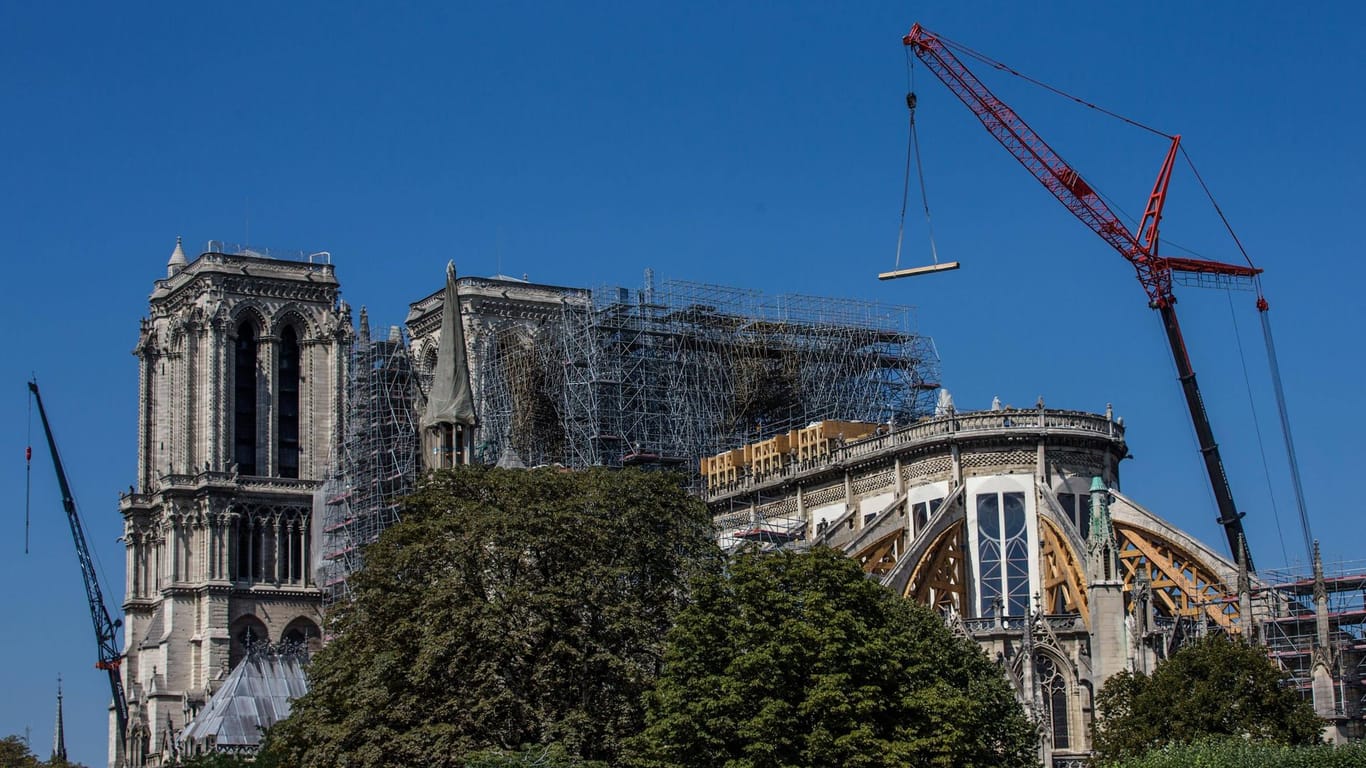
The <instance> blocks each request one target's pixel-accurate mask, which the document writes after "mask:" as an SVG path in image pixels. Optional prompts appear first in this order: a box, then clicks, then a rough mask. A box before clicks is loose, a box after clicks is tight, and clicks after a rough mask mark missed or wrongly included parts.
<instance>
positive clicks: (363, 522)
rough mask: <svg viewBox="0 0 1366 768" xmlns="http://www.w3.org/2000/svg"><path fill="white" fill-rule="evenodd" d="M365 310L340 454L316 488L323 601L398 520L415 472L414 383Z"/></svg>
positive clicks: (398, 338) (396, 338) (393, 331)
mask: <svg viewBox="0 0 1366 768" xmlns="http://www.w3.org/2000/svg"><path fill="white" fill-rule="evenodd" d="M367 323H368V319H367V317H366V314H365V311H364V309H362V310H361V320H360V326H361V327H360V333H359V335H358V337H357V339H356V341H355V345H354V346H353V347H352V349H351V356H350V366H349V374H348V380H347V387H346V414H345V418H346V422H345V423H346V433H345V434H346V436H345V440H344V443H343V446H342V456H341V461H340V462H339V465H338V466H337V467H336V468H335V471H334V473H333V475H332V477H331V478H330V479H329V480H328V481H327V482H326V483H325V484H324V486H323V491H322V515H321V526H320V527H319V530H320V533H321V537H322V541H321V546H320V547H319V548H318V551H319V552H320V554H321V562H320V573H319V578H318V583H319V584H320V585H321V586H322V588H323V593H324V597H325V599H326V601H327V602H329V603H332V602H335V601H337V600H344V599H346V598H347V597H349V592H348V589H347V577H348V576H349V575H350V574H352V573H354V572H355V571H356V570H357V569H358V568H360V565H361V556H362V551H363V549H364V547H365V545H367V544H369V543H371V542H373V541H375V540H376V539H377V538H379V534H380V533H381V532H382V531H383V530H384V529H385V528H387V527H389V526H390V525H393V524H394V523H396V522H398V500H399V499H400V498H401V497H403V496H404V495H406V494H408V493H409V492H411V491H412V489H413V481H414V479H415V478H416V476H417V450H418V441H417V426H416V425H417V409H416V406H415V396H416V394H417V382H416V379H415V378H414V371H413V366H412V362H411V359H410V357H409V354H408V341H407V339H406V338H405V337H404V335H403V333H402V331H401V330H400V329H399V328H398V326H393V327H391V328H390V329H389V331H388V334H387V335H386V336H383V337H380V336H378V335H377V334H372V332H371V331H370V329H369V327H368V325H367Z"/></svg>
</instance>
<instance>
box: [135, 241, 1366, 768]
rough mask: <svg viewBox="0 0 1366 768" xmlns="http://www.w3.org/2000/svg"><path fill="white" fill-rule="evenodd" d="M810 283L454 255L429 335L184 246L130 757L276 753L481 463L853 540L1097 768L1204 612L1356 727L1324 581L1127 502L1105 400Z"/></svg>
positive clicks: (139, 547)
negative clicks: (942, 360)
mask: <svg viewBox="0 0 1366 768" xmlns="http://www.w3.org/2000/svg"><path fill="white" fill-rule="evenodd" d="M437 277H438V276H437V275H433V278H434V279H433V282H434V283H435V282H436V278H437ZM799 299H800V300H797V301H794V300H792V297H763V296H761V295H759V294H758V293H757V292H752V291H741V290H739V289H729V288H724V287H719V286H707V285H701V284H695V283H683V282H662V283H660V284H656V283H655V281H654V278H653V275H652V274H651V273H649V272H648V271H647V273H646V275H645V284H644V286H643V287H642V288H640V289H639V290H627V289H621V288H616V289H607V290H594V291H589V290H586V289H581V288H567V287H560V286H552V285H541V284H536V283H532V282H530V281H528V280H527V279H526V278H525V277H523V278H521V279H518V278H512V277H507V276H502V275H499V276H494V277H491V278H483V277H468V276H466V277H457V276H456V274H455V270H454V267H453V266H451V267H448V270H447V275H446V280H445V287H444V288H443V289H441V290H437V291H436V292H434V293H430V294H429V295H426V297H425V298H422V299H419V300H418V301H415V302H414V303H413V304H411V305H410V306H409V308H408V309H409V313H408V317H407V322H406V325H405V327H398V326H393V327H391V328H388V329H372V328H370V327H369V321H368V317H367V315H366V312H365V311H364V310H363V309H362V310H361V312H360V313H359V315H360V317H359V324H358V325H357V326H355V327H353V320H352V314H351V311H350V308H349V307H348V306H347V305H346V304H345V303H344V302H343V301H341V298H340V284H339V283H338V279H337V276H336V274H335V271H334V267H333V265H332V263H331V258H330V256H328V255H327V254H313V255H311V256H310V255H303V254H300V255H296V256H294V257H291V258H283V257H281V256H280V255H279V254H267V253H263V252H258V251H253V250H248V249H244V248H239V247H234V246H227V245H224V244H219V243H210V246H209V248H208V249H206V250H205V252H203V253H201V254H200V255H199V256H198V257H196V258H194V259H193V260H189V259H187V257H186V254H185V253H184V250H183V247H182V245H181V244H180V243H179V241H177V244H176V247H175V250H174V251H173V253H172V256H171V259H170V262H169V264H168V265H167V274H166V277H165V278H164V279H160V280H157V281H156V282H155V285H154V289H153V291H152V294H151V297H150V301H149V314H148V317H147V318H146V319H145V320H143V322H142V327H141V330H140V334H139V338H138V343H137V346H136V348H135V350H134V354H135V355H136V357H137V359H138V377H139V386H138V392H139V394H138V398H139V400H138V412H139V419H138V424H139V433H138V467H137V477H136V482H135V484H134V485H133V486H132V487H130V488H129V490H128V492H127V493H126V494H125V495H123V496H122V499H121V502H120V509H121V511H122V514H123V517H124V521H125V541H126V548H127V562H126V569H127V570H126V573H127V578H126V585H125V588H126V597H125V601H124V605H123V607H124V612H125V616H126V618H125V625H124V628H125V643H126V656H125V662H124V664H123V667H122V668H123V674H124V677H125V686H126V688H127V691H128V702H129V724H130V725H129V733H128V736H127V738H126V739H125V740H123V741H122V743H121V742H120V740H119V739H118V738H117V735H116V729H115V728H114V727H113V723H112V721H113V718H112V717H111V739H110V763H111V765H128V766H159V765H167V764H170V763H172V762H173V761H174V760H175V759H177V758H178V757H179V756H184V755H190V754H199V753H204V752H215V751H216V752H234V753H250V752H252V751H253V750H254V749H255V748H256V746H257V745H258V744H259V739H260V733H261V730H262V728H263V727H265V726H268V725H269V724H271V723H272V722H275V720H277V719H278V718H280V717H283V716H284V715H285V714H287V711H288V706H287V700H288V698H289V697H291V696H295V695H298V693H301V692H302V691H303V690H304V687H305V685H306V681H305V678H304V675H303V671H302V669H303V666H302V665H303V664H304V663H305V662H306V658H307V653H308V651H309V650H311V649H313V648H316V647H318V646H319V645H320V644H321V642H322V640H323V637H322V631H321V627H322V626H323V617H324V615H325V611H326V609H327V607H328V606H329V605H331V604H333V603H334V602H336V601H339V600H345V599H347V594H348V593H347V589H346V581H347V577H348V575H349V574H350V573H352V572H354V570H355V569H356V568H358V567H360V564H361V552H362V551H363V549H364V546H365V545H366V544H367V543H369V542H371V541H373V540H374V539H375V538H376V537H377V536H378V535H379V533H380V531H382V530H383V529H384V528H385V527H387V526H388V525H391V524H393V523H394V522H396V521H397V519H398V512H397V500H398V499H399V498H401V496H402V495H403V494H404V493H405V492H406V491H407V490H408V489H410V488H411V487H412V482H413V480H414V478H415V477H416V476H417V474H418V473H419V472H420V471H422V470H423V469H431V468H438V467H443V466H452V465H455V464H460V463H482V464H496V465H498V466H502V467H514V468H516V467H526V466H534V465H560V466H563V467H567V468H571V469H573V468H580V467H586V466H600V465H607V466H628V465H643V466H654V467H662V468H668V469H676V470H683V471H684V472H685V473H686V474H687V475H688V476H689V478H690V481H691V482H692V483H693V487H694V489H695V492H696V493H697V494H698V496H699V497H700V498H702V499H703V500H704V501H705V502H706V503H707V504H708V506H709V508H710V510H711V512H712V514H713V517H714V522H715V530H716V532H717V540H718V543H719V544H720V545H721V546H722V547H723V548H725V549H728V550H734V549H737V548H740V547H757V548H760V549H764V550H779V549H787V550H792V549H796V550H800V549H803V548H807V547H811V546H828V547H834V548H838V549H840V550H842V551H843V552H845V553H846V554H848V555H849V556H850V557H852V558H854V559H856V560H857V561H858V562H859V563H860V564H861V565H862V567H863V568H864V570H865V571H866V572H867V573H868V575H869V578H872V579H876V580H878V581H880V582H881V583H882V584H884V585H885V586H886V587H888V588H889V589H891V590H893V591H895V592H896V593H897V594H899V595H902V596H904V597H905V598H906V599H909V600H916V601H918V602H921V603H924V604H926V605H929V606H931V607H933V608H934V609H936V610H937V611H938V612H939V613H940V614H941V615H942V616H943V617H944V619H945V621H946V622H948V624H949V625H950V626H951V627H952V628H953V630H954V631H955V632H958V633H960V634H961V635H963V636H965V637H968V638H971V639H972V640H974V641H976V642H977V643H978V644H980V645H981V646H982V648H983V649H984V650H985V651H986V653H987V654H988V655H989V657H990V658H992V659H995V660H996V661H997V662H998V663H999V664H1000V666H1001V668H1002V672H1003V674H1004V675H1005V676H1006V677H1007V679H1008V680H1009V681H1010V684H1011V685H1012V686H1013V687H1014V690H1015V692H1016V695H1017V696H1018V698H1019V700H1020V703H1021V706H1022V707H1024V708H1025V709H1026V711H1027V712H1028V713H1029V715H1030V716H1031V718H1033V720H1034V721H1035V722H1036V723H1037V724H1038V725H1039V730H1040V734H1041V751H1040V758H1041V760H1043V761H1044V763H1045V764H1046V765H1050V766H1053V768H1070V767H1071V766H1080V765H1083V764H1085V761H1086V759H1087V757H1088V755H1089V753H1090V748H1091V745H1090V733H1091V724H1092V721H1093V718H1094V700H1095V695H1096V692H1097V691H1099V690H1100V688H1101V686H1102V685H1103V684H1104V682H1105V681H1106V680H1107V679H1108V678H1109V677H1110V676H1112V675H1114V674H1116V673H1118V672H1120V671H1123V670H1137V671H1149V670H1151V669H1152V668H1153V667H1154V665H1155V664H1157V663H1158V662H1159V661H1160V660H1162V659H1163V658H1165V657H1167V656H1168V655H1170V654H1171V653H1173V652H1174V651H1175V650H1176V649H1178V648H1179V647H1180V646H1181V644H1182V643H1183V642H1186V641H1188V640H1189V639H1191V638H1193V637H1197V636H1199V635H1200V634H1201V633H1206V632H1215V631H1217V632H1228V633H1235V634H1245V635H1247V636H1250V637H1253V638H1254V639H1258V640H1260V641H1262V642H1265V643H1267V644H1268V645H1272V646H1273V648H1278V649H1279V650H1278V651H1277V653H1280V654H1282V655H1281V656H1280V658H1282V660H1283V663H1285V664H1288V665H1290V668H1291V671H1292V673H1294V674H1295V675H1296V678H1295V680H1296V684H1298V685H1300V686H1301V688H1302V689H1304V690H1305V691H1309V690H1310V689H1311V688H1312V690H1313V692H1314V699H1315V704H1316V707H1318V709H1319V711H1320V714H1321V715H1323V716H1324V717H1325V719H1326V720H1328V721H1329V722H1330V723H1333V725H1330V731H1331V730H1332V729H1333V728H1337V729H1338V731H1339V732H1340V735H1347V734H1349V733H1350V732H1352V729H1359V726H1360V717H1359V714H1360V713H1359V712H1358V711H1355V710H1351V711H1349V710H1350V709H1351V708H1350V707H1348V706H1347V704H1348V703H1351V702H1355V701H1356V700H1357V699H1359V698H1360V694H1361V692H1360V691H1359V690H1356V689H1353V690H1351V691H1348V690H1347V689H1346V688H1342V689H1341V690H1337V689H1335V688H1334V680H1336V679H1337V678H1333V677H1331V675H1329V674H1328V673H1327V672H1325V671H1324V670H1325V669H1326V668H1327V667H1328V666H1330V665H1337V666H1338V667H1339V668H1341V667H1343V665H1346V666H1348V667H1350V666H1352V665H1353V664H1356V663H1359V662H1360V658H1359V654H1358V656H1353V657H1351V658H1348V657H1346V656H1341V657H1339V656H1333V657H1332V658H1329V657H1328V656H1324V655H1323V654H1319V655H1314V654H1315V653H1317V652H1311V651H1309V650H1305V649H1304V648H1301V647H1300V645H1297V644H1296V642H1297V641H1291V640H1288V639H1287V640H1285V641H1284V643H1282V645H1280V646H1277V645H1276V643H1277V642H1281V641H1278V640H1276V639H1275V638H1274V637H1272V635H1273V634H1274V633H1275V632H1276V631H1280V630H1278V629H1277V628H1278V627H1280V628H1282V629H1284V628H1290V629H1287V630H1286V634H1285V637H1286V638H1289V637H1290V634H1289V633H1290V632H1292V631H1300V630H1303V628H1304V627H1305V626H1306V624H1305V622H1309V625H1308V626H1310V627H1311V631H1312V625H1313V621H1315V615H1314V614H1313V613H1306V611H1310V612H1312V611H1314V610H1315V607H1317V609H1318V618H1317V620H1318V622H1319V627H1320V635H1321V636H1322V637H1327V636H1328V635H1329V634H1330V630H1329V629H1328V628H1327V627H1328V625H1327V619H1326V618H1324V617H1325V616H1326V615H1327V608H1326V605H1327V602H1326V601H1327V598H1324V599H1323V600H1322V601H1320V600H1319V598H1318V597H1315V598H1313V599H1314V601H1315V602H1314V603H1313V605H1310V604H1309V603H1308V602H1307V601H1308V598H1307V597H1306V598H1305V599H1304V600H1300V599H1299V598H1297V597H1296V596H1295V593H1282V592H1278V591H1277V590H1275V589H1268V588H1267V584H1265V583H1263V582H1262V581H1261V580H1260V579H1259V578H1258V577H1257V576H1256V575H1255V574H1252V573H1249V572H1248V571H1247V570H1246V569H1240V567H1239V565H1238V564H1237V563H1234V562H1232V561H1231V560H1230V559H1229V558H1227V557H1225V556H1224V555H1222V554H1221V553H1219V552H1216V551H1214V550H1213V549H1212V548H1210V547H1209V546H1207V545H1206V544H1205V543H1203V542H1201V541H1198V540H1196V539H1195V538H1193V537H1191V536H1190V535H1188V534H1187V533H1185V532H1183V531H1182V530H1180V529H1179V528H1178V527H1176V526H1174V525H1173V524H1172V523H1171V522H1169V521H1168V520H1166V519H1164V518H1163V517H1161V516H1159V515H1158V514H1156V513H1154V512H1153V511H1150V510H1148V509H1146V508H1144V507H1143V506H1142V505H1141V504H1140V503H1139V502H1138V501H1137V500H1135V499H1133V498H1131V497H1129V496H1128V495H1126V494H1125V493H1124V492H1123V491H1122V490H1121V481H1120V475H1121V472H1120V469H1121V464H1122V463H1123V462H1124V461H1125V460H1126V459H1127V458H1128V457H1129V452H1128V448H1127V445H1126V443H1125V429H1124V423H1123V420H1122V419H1121V418H1118V417H1116V416H1115V415H1114V414H1113V413H1112V412H1111V410H1110V408H1109V407H1108V406H1107V407H1106V408H1105V409H1104V410H1103V412H1100V413H1093V412H1087V411H1077V410H1068V409H1058V408H1051V407H1046V406H1045V404H1044V402H1043V399H1042V398H1040V399H1039V401H1038V402H1037V403H1036V404H1035V405H1034V406H1033V407H1027V408H1012V407H1010V406H1003V405H1001V404H1000V403H999V402H997V403H993V404H992V405H991V407H990V408H987V409H982V410H961V411H960V410H958V409H957V408H956V407H955V406H954V403H953V400H952V397H951V396H950V395H949V393H948V391H947V390H945V389H943V388H942V387H941V384H940V377H939V371H938V360H937V357H936V355H935V353H934V351H933V350H934V347H933V343H932V342H930V341H929V338H928V337H927V336H923V335H921V334H920V333H919V332H918V331H917V330H916V329H915V328H914V326H913V324H912V323H910V322H909V320H908V318H909V317H911V313H910V312H909V309H908V308H905V307H893V306H886V305H878V304H874V303H871V302H857V301H850V300H843V299H840V300H834V299H819V298H813V297H799ZM1321 581H1322V578H1321V576H1320V582H1321ZM1305 594H1306V595H1307V594H1308V593H1307V592H1306V593H1305ZM1315 594H1317V592H1315ZM1287 595H1288V596H1287ZM1306 606H1308V607H1306ZM1306 617H1308V618H1306ZM1295 628H1298V629H1295ZM1332 632H1337V630H1336V629H1333V630H1332ZM1324 645H1326V643H1324ZM1306 647H1307V646H1306ZM1295 665H1299V666H1295ZM280 691H286V692H288V696H281V695H279V692H280ZM1335 697H1336V698H1335Z"/></svg>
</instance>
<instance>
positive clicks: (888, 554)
mask: <svg viewBox="0 0 1366 768" xmlns="http://www.w3.org/2000/svg"><path fill="white" fill-rule="evenodd" d="M906 533H907V532H906V529H905V528H904V527H903V528H896V529H894V530H892V531H890V532H889V533H888V534H887V535H886V536H883V537H882V538H880V539H878V540H877V541H874V542H873V543H872V544H870V545H868V546H866V547H864V548H863V549H861V550H859V551H858V552H856V553H854V558H855V559H856V560H858V561H859V565H862V566H863V570H864V571H865V572H867V573H870V574H872V575H874V576H877V577H879V578H881V577H883V576H886V575H887V572H888V571H890V570H892V568H893V567H894V566H895V565H896V561H897V560H898V559H900V558H901V555H902V553H903V552H904V551H905V549H906Z"/></svg>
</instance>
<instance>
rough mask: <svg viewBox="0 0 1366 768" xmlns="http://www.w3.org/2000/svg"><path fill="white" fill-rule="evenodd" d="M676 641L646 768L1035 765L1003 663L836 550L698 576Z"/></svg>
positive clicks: (638, 748)
mask: <svg viewBox="0 0 1366 768" xmlns="http://www.w3.org/2000/svg"><path fill="white" fill-rule="evenodd" d="M693 597H694V602H693V604H692V605H690V606H689V607H688V608H686V609H685V610H684V611H683V612H682V613H681V614H680V615H679V617H678V622H677V624H676V626H675V627H674V629H673V630H672V631H671V632H670V634H669V647H668V652H667V654H666V657H665V658H666V663H665V668H664V673H663V675H662V676H661V677H660V680H659V684H658V686H657V687H656V688H655V690H654V692H653V693H652V694H651V695H650V697H649V705H650V706H649V712H648V716H647V720H648V724H647V726H646V728H645V730H644V732H643V733H642V735H641V736H640V737H639V738H638V739H636V740H635V742H634V743H633V749H632V757H633V759H634V760H635V762H637V763H638V764H640V765H645V766H654V767H656V768H665V767H667V766H698V767H703V768H705V767H706V766H716V767H717V768H720V767H721V766H725V767H726V768H768V767H769V766H772V767H774V768H776V767H777V766H847V767H848V768H880V767H882V766H945V767H947V766H963V767H967V768H971V767H972V766H992V768H1014V767H1015V766H1029V765H1035V764H1036V752H1035V750H1036V747H1037V732H1036V731H1035V729H1034V727H1033V726H1032V725H1031V724H1030V722H1029V721H1028V719H1027V718H1026V717H1025V714H1024V711H1023V709H1022V708H1021V707H1020V705H1019V704H1018V703H1017V702H1016V700H1015V697H1014V695H1013V694H1012V693H1011V690H1010V687H1009V685H1008V684H1007V682H1006V679H1005V677H1004V675H1003V674H1002V672H1001V669H1000V668H999V667H998V666H996V665H995V664H993V663H992V662H991V661H990V660H988V659H987V657H986V655H985V654H984V653H983V651H982V650H981V648H980V647H978V646H977V644H975V643H973V642H971V641H970V640H967V639H965V638H960V637H958V636H955V635H954V634H953V633H952V632H950V631H949V629H948V628H947V627H945V625H944V622H943V621H942V620H941V619H940V618H939V616H937V615H936V614H935V613H933V612H932V611H931V610H929V609H928V608H925V607H924V606H921V605H918V604H915V603H913V602H911V601H908V600H903V599H901V598H899V597H897V596H895V595H893V594H892V593H891V592H889V591H887V590H886V589H884V588H883V587H881V586H879V585H878V584H877V583H876V582H873V581H870V580H869V579H868V578H867V577H866V576H865V574H864V573H863V571H862V570H861V569H860V568H859V567H858V565H857V564H855V563H854V562H853V561H851V560H850V559H849V558H847V557H845V556H843V555H842V554H840V553H838V552H836V551H834V550H830V549H824V548H822V549H815V550H812V551H810V552H808V553H804V554H767V555H766V554H757V553H753V554H747V555H741V556H739V557H737V558H735V559H733V560H732V561H731V563H730V567H729V573H726V574H720V575H708V576H704V577H703V578H701V579H700V580H699V582H698V583H697V584H696V585H695V587H694V591H693Z"/></svg>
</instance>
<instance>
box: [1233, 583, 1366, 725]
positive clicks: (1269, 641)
mask: <svg viewBox="0 0 1366 768" xmlns="http://www.w3.org/2000/svg"><path fill="white" fill-rule="evenodd" d="M1262 576H1263V577H1264V578H1266V579H1268V581H1270V582H1271V584H1270V590H1271V594H1272V595H1273V596H1274V599H1273V600H1271V601H1269V609H1270V610H1269V615H1267V616H1265V617H1258V618H1259V619H1261V621H1259V625H1260V628H1261V632H1262V642H1263V643H1265V644H1266V646H1267V650H1268V652H1269V653H1270V654H1271V657H1272V658H1273V659H1275V660H1276V662H1277V663H1278V664H1280V666H1281V668H1282V669H1284V670H1285V671H1286V672H1287V673H1288V674H1289V675H1290V677H1291V679H1292V680H1293V682H1294V685H1295V686H1296V687H1297V688H1298V689H1299V690H1300V691H1301V693H1303V694H1304V695H1305V696H1306V697H1309V696H1310V692H1311V689H1312V686H1313V665H1314V662H1315V658H1316V651H1317V652H1318V653H1319V654H1320V657H1321V658H1322V660H1324V661H1326V662H1328V665H1329V667H1330V670H1331V674H1332V678H1333V688H1334V689H1335V690H1334V694H1335V695H1334V699H1335V702H1336V705H1335V710H1336V712H1335V714H1336V715H1337V716H1338V717H1341V718H1344V719H1347V720H1354V721H1357V722H1358V723H1360V722H1361V721H1362V720H1363V718H1366V563H1363V562H1360V561H1357V562H1343V563H1334V564H1332V565H1329V566H1327V567H1325V568H1324V578H1323V586H1322V590H1323V596H1324V598H1325V608H1326V619H1327V625H1328V626H1327V635H1328V645H1329V647H1328V648H1327V649H1322V650H1319V649H1317V648H1316V646H1317V645H1318V642H1317V636H1318V632H1317V624H1316V619H1317V606H1316V605H1315V597H1316V596H1315V579H1314V577H1313V575H1312V574H1306V573H1304V572H1303V571H1302V570H1294V569H1285V570H1267V571H1263V573H1262ZM1325 651H1326V653H1325ZM1359 730H1360V726H1358V731H1359Z"/></svg>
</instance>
